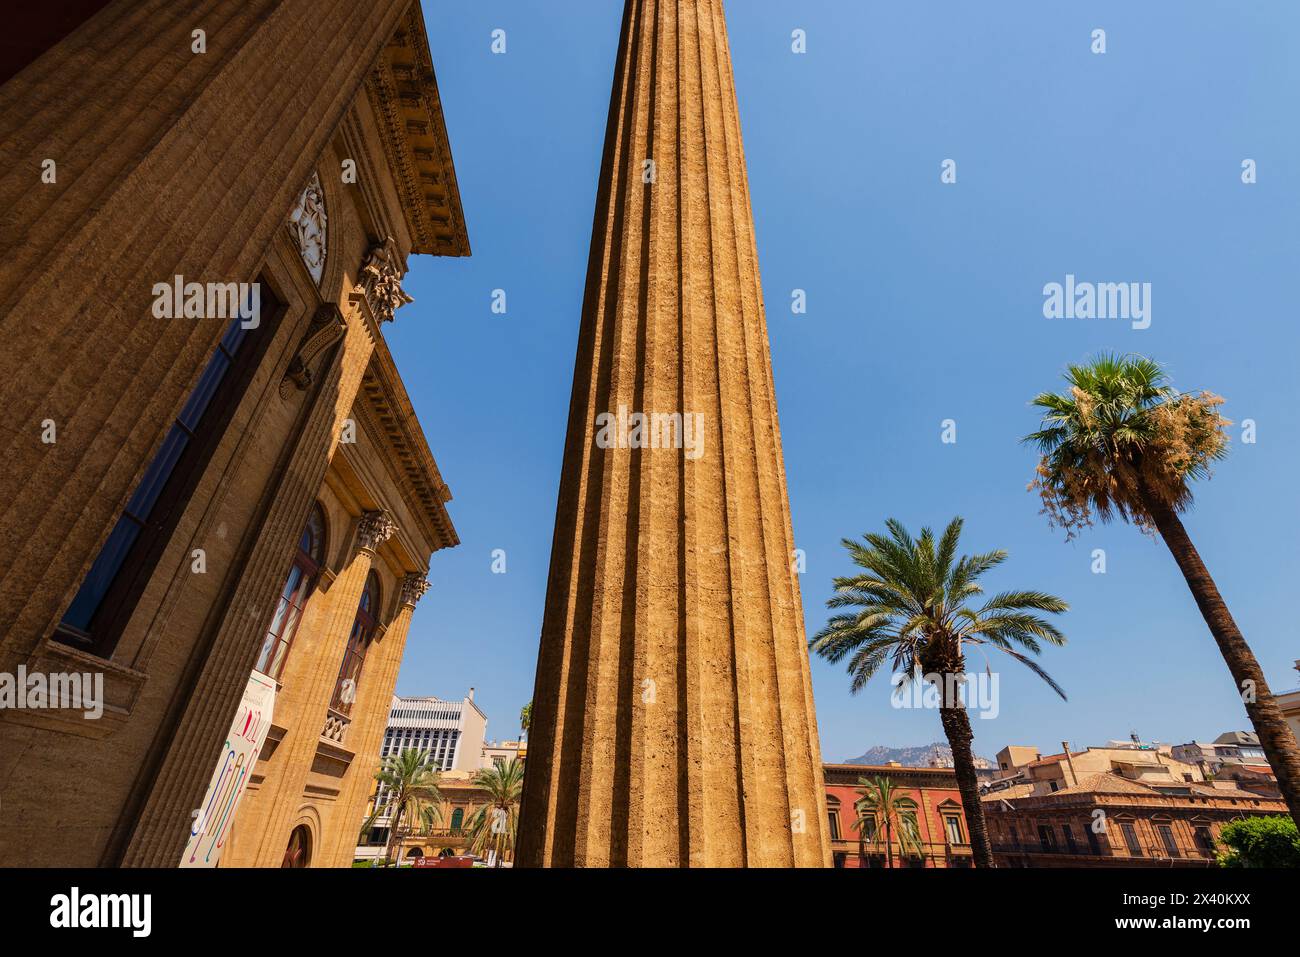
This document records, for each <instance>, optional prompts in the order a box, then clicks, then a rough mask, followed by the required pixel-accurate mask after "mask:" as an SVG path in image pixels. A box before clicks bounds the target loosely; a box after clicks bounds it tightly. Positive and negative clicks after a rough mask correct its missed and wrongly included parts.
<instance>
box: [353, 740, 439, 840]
mask: <svg viewBox="0 0 1300 957" xmlns="http://www.w3.org/2000/svg"><path fill="white" fill-rule="evenodd" d="M375 780H376V781H378V782H379V790H378V791H377V792H376V796H375V807H374V810H372V811H371V812H370V816H369V817H368V818H367V819H366V821H365V823H364V824H363V825H362V826H361V832H362V833H363V834H364V833H365V832H367V831H369V830H370V828H371V827H373V826H374V823H375V821H376V820H377V819H378V818H379V817H381V816H382V815H383V814H384V812H387V813H388V815H389V827H388V844H387V846H386V847H385V849H384V859H385V861H387V862H388V863H389V864H391V863H392V861H393V854H394V853H395V849H396V848H399V847H400V846H401V841H402V838H403V837H405V836H406V833H412V834H421V833H425V832H427V831H428V830H429V828H431V827H433V825H434V823H435V822H436V821H437V820H438V819H439V817H440V816H441V813H442V812H441V810H440V806H441V804H442V794H441V792H440V791H439V790H438V771H437V769H436V768H435V767H434V765H433V756H432V755H431V754H430V753H429V752H428V751H417V750H416V749H415V748H406V749H404V750H402V751H401V752H399V753H397V754H390V755H389V756H388V757H386V758H384V762H383V764H382V765H380V768H379V770H378V771H377V772H376V773H375ZM403 828H405V832H406V833H404V832H403Z"/></svg>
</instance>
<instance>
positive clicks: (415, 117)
mask: <svg viewBox="0 0 1300 957" xmlns="http://www.w3.org/2000/svg"><path fill="white" fill-rule="evenodd" d="M365 88H366V94H367V96H368V98H369V100H370V103H371V106H372V108H373V109H374V111H375V114H376V116H377V117H378V118H379V121H380V124H379V125H380V135H381V137H382V139H383V145H384V152H385V154H386V156H387V158H388V162H389V165H390V166H391V168H392V172H393V180H394V184H395V186H396V189H397V193H398V197H399V199H400V202H401V206H402V214H403V216H404V217H405V219H406V222H407V227H408V229H409V230H410V235H411V251H412V252H415V253H426V254H430V255H435V256H468V255H469V254H470V246H469V233H468V230H467V228H466V225H465V213H464V210H463V209H462V207H461V199H460V188H459V186H458V185H457V182H456V167H455V164H454V162H453V160H452V155H451V141H450V139H449V137H448V136H447V123H446V119H445V117H444V115H443V111H442V99H441V97H440V96H439V94H438V80H437V77H436V76H435V74H434V69H433V57H432V54H431V53H430V52H429V36H428V33H427V31H426V30H425V24H424V13H423V11H422V10H421V5H420V3H419V2H418V0H413V2H412V3H411V5H410V6H409V7H408V8H407V11H406V15H405V17H404V18H403V20H402V21H401V23H400V24H399V25H398V27H397V29H396V31H394V33H393V36H392V37H391V38H389V41H388V45H387V46H386V47H385V48H384V50H383V53H382V54H381V55H380V57H379V61H378V63H377V64H376V66H375V68H374V70H372V71H371V73H370V76H369V77H368V78H367V81H366V84H365Z"/></svg>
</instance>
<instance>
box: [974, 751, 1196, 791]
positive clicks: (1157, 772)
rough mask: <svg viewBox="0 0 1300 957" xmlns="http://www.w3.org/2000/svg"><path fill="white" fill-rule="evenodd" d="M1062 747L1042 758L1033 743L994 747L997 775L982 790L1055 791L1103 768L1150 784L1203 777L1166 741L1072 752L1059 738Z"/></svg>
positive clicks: (1070, 785)
mask: <svg viewBox="0 0 1300 957" xmlns="http://www.w3.org/2000/svg"><path fill="white" fill-rule="evenodd" d="M1061 748H1062V750H1061V752H1060V753H1059V754H1049V755H1047V756H1046V757H1044V756H1042V755H1040V754H1039V752H1038V749H1037V748H1031V747H1026V746H1024V745H1008V746H1007V747H1005V748H1003V749H1002V750H1001V751H999V752H998V755H997V763H998V771H997V776H996V777H995V778H993V779H992V780H991V781H989V782H987V783H986V784H985V785H984V786H983V790H984V791H985V792H986V793H1000V792H1003V791H1008V790H1011V789H1014V790H1015V792H1016V793H1017V794H1019V795H1030V794H1032V795H1042V794H1053V793H1055V792H1057V791H1060V790H1064V789H1066V788H1071V787H1077V786H1078V785H1079V783H1080V782H1081V781H1082V780H1084V779H1085V778H1091V777H1092V776H1093V775H1096V774H1099V773H1103V772H1106V773H1114V774H1115V775H1117V776H1119V777H1123V778H1127V779H1128V780H1131V781H1139V782H1142V783H1145V784H1152V785H1165V784H1177V785H1182V784H1185V783H1188V782H1194V781H1204V780H1205V775H1204V774H1202V772H1201V770H1200V768H1198V767H1197V766H1196V765H1194V764H1188V763H1186V762H1183V761H1179V760H1177V759H1176V758H1174V757H1173V756H1172V755H1171V754H1170V748H1169V745H1156V744H1152V745H1146V744H1141V743H1137V742H1122V741H1114V742H1111V743H1110V744H1108V745H1107V746H1106V747H1102V748H1091V747H1090V748H1085V749H1083V750H1082V751H1073V750H1071V749H1070V747H1069V744H1068V743H1067V742H1064V741H1062V742H1061Z"/></svg>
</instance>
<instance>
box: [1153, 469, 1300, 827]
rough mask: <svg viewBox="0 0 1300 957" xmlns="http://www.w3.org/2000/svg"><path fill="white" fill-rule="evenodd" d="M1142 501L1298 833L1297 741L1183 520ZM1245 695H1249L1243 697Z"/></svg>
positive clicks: (1160, 505)
mask: <svg viewBox="0 0 1300 957" xmlns="http://www.w3.org/2000/svg"><path fill="white" fill-rule="evenodd" d="M1143 498H1144V501H1143V504H1144V505H1145V506H1146V509H1147V513H1148V514H1149V515H1150V516H1151V519H1152V521H1154V522H1155V526H1156V529H1157V531H1159V532H1160V537H1161V538H1162V539H1164V542H1165V545H1167V546H1168V547H1169V551H1170V553H1171V554H1172V555H1173V556H1174V561H1176V562H1177V563H1178V569H1179V571H1181V572H1182V573H1183V578H1185V579H1186V580H1187V587H1188V588H1189V589H1190V590H1191V592H1192V597H1193V598H1194V599H1196V607H1197V608H1199V609H1200V610H1201V617H1203V618H1204V619H1205V623H1206V624H1207V625H1209V626H1210V634H1212V635H1213V636H1214V641H1215V643H1216V644H1218V646H1219V653H1220V654H1221V655H1223V660H1224V661H1225V662H1226V663H1227V665H1228V671H1230V672H1231V673H1232V680H1233V681H1234V682H1236V685H1237V693H1238V694H1239V695H1240V696H1241V698H1242V703H1243V704H1244V705H1245V706H1246V714H1247V715H1249V716H1250V722H1251V724H1252V725H1254V728H1255V733H1256V734H1257V735H1259V744H1260V747H1262V748H1263V749H1264V756H1265V757H1266V758H1267V759H1268V763H1269V765H1270V766H1271V767H1272V768H1273V773H1274V774H1276V775H1277V784H1278V789H1279V790H1280V791H1281V792H1282V798H1283V800H1285V801H1286V806H1287V808H1288V809H1289V810H1290V811H1291V817H1292V819H1293V820H1294V821H1295V822H1296V827H1298V828H1300V749H1297V747H1296V740H1295V735H1293V734H1292V733H1291V729H1290V728H1289V727H1287V723H1286V718H1285V717H1283V715H1282V709H1281V708H1279V707H1278V705H1277V702H1276V701H1275V700H1274V698H1273V693H1272V692H1271V691H1270V690H1269V687H1268V682H1267V681H1265V680H1264V671H1263V669H1261V668H1260V666H1259V662H1258V661H1256V660H1255V654H1254V652H1252V651H1251V650H1250V645H1248V644H1246V639H1245V638H1244V637H1242V634H1241V630H1240V629H1239V628H1238V627H1237V623H1236V622H1235V621H1233V618H1232V613H1231V612H1229V611H1228V606H1227V603H1225V602H1224V600H1223V596H1222V595H1220V594H1219V589H1218V587H1217V586H1215V584H1214V579H1213V578H1211V577H1210V572H1209V570H1208V569H1207V568H1206V567H1205V563H1204V562H1203V561H1201V556H1200V553H1199V552H1197V551H1196V546H1195V545H1193V544H1192V539H1191V537H1190V536H1189V535H1188V534H1187V529H1186V528H1184V527H1183V523H1182V520H1181V519H1180V518H1179V517H1178V515H1177V514H1176V513H1175V512H1174V510H1173V509H1172V508H1170V507H1169V506H1168V505H1166V504H1165V503H1164V502H1163V501H1161V500H1159V499H1158V498H1157V497H1156V496H1153V495H1145V496H1144V497H1143ZM1248 689H1249V690H1251V691H1253V694H1247V690H1248Z"/></svg>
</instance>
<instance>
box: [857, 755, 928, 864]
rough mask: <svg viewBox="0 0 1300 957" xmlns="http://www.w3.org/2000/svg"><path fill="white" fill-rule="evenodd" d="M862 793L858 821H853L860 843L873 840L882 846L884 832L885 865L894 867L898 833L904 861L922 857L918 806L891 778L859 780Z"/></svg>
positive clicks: (858, 808) (900, 857)
mask: <svg viewBox="0 0 1300 957" xmlns="http://www.w3.org/2000/svg"><path fill="white" fill-rule="evenodd" d="M858 784H859V785H861V787H859V788H858V794H860V795H862V796H861V797H860V798H858V799H857V800H856V801H854V802H853V808H854V810H855V811H857V812H858V818H857V820H856V821H854V822H853V826H854V828H856V829H857V832H858V834H859V838H858V840H859V844H861V842H862V841H864V840H870V841H871V842H872V843H873V844H876V845H879V843H880V832H881V831H882V830H883V831H884V833H885V866H886V867H890V868H892V867H893V866H894V834H895V832H897V834H898V857H899V859H900V862H901V860H902V858H904V857H906V856H907V854H908V853H909V852H911V853H914V854H918V855H919V854H921V853H922V848H921V835H920V828H919V826H918V824H917V819H916V812H917V804H916V801H914V800H913V799H912V798H910V797H908V796H907V795H906V794H903V793H902V792H901V791H900V790H899V789H898V787H897V786H895V784H894V782H893V781H891V780H889V778H887V777H874V778H870V779H868V778H858Z"/></svg>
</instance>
